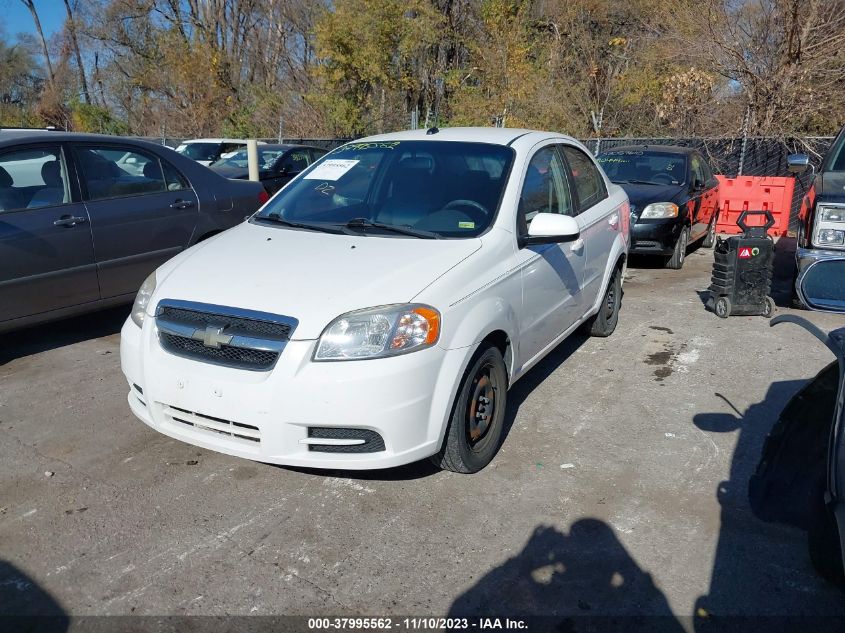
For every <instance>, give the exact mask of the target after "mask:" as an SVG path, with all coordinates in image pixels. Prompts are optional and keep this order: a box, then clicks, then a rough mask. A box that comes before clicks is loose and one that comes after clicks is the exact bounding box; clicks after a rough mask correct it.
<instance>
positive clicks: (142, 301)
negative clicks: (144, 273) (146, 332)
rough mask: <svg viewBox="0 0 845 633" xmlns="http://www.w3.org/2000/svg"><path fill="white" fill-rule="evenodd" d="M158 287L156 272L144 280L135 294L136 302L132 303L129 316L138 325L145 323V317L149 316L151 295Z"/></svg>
mask: <svg viewBox="0 0 845 633" xmlns="http://www.w3.org/2000/svg"><path fill="white" fill-rule="evenodd" d="M155 289H156V274H155V273H153V274H152V275H150V276H149V277H147V278H146V279H145V280H144V283H142V284H141V289H140V290H138V294H137V295H135V303H133V304H132V312H131V313H130V315H129V317H130V318H131V319H132V321H133V322H134V323H135V325H137V326H138V327H141V326H142V325H143V324H144V318H145V317H146V316H147V305H149V303H150V297H152V296H153V292H155Z"/></svg>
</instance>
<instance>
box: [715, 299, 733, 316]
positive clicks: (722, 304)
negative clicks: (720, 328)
mask: <svg viewBox="0 0 845 633" xmlns="http://www.w3.org/2000/svg"><path fill="white" fill-rule="evenodd" d="M714 311H715V312H716V316H717V317H719V318H720V319H727V318H728V317H729V316H731V300H730V299H728V298H727V297H719V298H718V299H716V305H715V308H714Z"/></svg>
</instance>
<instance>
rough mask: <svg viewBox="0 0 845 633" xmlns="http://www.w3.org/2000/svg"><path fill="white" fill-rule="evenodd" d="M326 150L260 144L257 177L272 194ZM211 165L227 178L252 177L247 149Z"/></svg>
mask: <svg viewBox="0 0 845 633" xmlns="http://www.w3.org/2000/svg"><path fill="white" fill-rule="evenodd" d="M325 153H326V150H324V149H320V148H319V147H309V146H307V145H271V144H263V145H259V146H258V179H259V180H260V181H261V184H262V185H264V188H265V189H266V190H267V193H269V194H270V195H273V194H274V193H276V192H277V191H278V190H279V189H281V188H282V187H284V186H285V185H286V184H288V182H289V181H290V180H292V179H293V178H294V176H296V175H297V174H299V172H301V171H302V170H304V169H305V168H306V167H308V165H310V164H311V163H313V162H314V161H315V160H317V159H318V158H320V157H321V156H322V155H323V154H325ZM211 169H213V170H214V171H216V172H217V173H218V174H220V175H221V176H225V177H226V178H236V179H240V180H246V179H247V178H249V166H248V163H247V150H246V149H239V150H237V151H234V152H230V153H229V154H225V155H224V156H222V157H221V158H220V160H218V161H216V162H215V163H212V164H211Z"/></svg>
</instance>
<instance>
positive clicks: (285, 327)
mask: <svg viewBox="0 0 845 633" xmlns="http://www.w3.org/2000/svg"><path fill="white" fill-rule="evenodd" d="M158 316H159V317H160V318H163V319H167V320H172V321H178V322H180V323H193V324H196V326H197V327H205V326H207V325H209V324H210V323H211V318H212V317H214V319H215V320H214V322H215V323H217V322H218V321H220V319H224V320H225V322H226V329H227V331H228V330H237V331H238V332H243V333H244V334H249V335H250V336H256V337H260V336H270V337H273V338H278V339H287V338H289V337H290V330H291V326H290V325H289V324H287V323H271V322H269V321H257V320H254V319H246V318H243V317H238V316H234V315H215V314H209V313H208V312H200V311H197V310H188V309H185V308H176V307H173V306H169V305H163V306H161V309H160V311H159V314H158Z"/></svg>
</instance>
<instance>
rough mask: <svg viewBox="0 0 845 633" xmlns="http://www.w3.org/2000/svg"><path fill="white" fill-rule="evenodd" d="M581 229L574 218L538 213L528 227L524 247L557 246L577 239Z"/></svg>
mask: <svg viewBox="0 0 845 633" xmlns="http://www.w3.org/2000/svg"><path fill="white" fill-rule="evenodd" d="M580 234H581V229H579V228H578V222H577V221H576V220H575V218H573V217H570V216H568V215H560V214H558V213H538V214H537V215H535V216H534V219H533V220H531V225H530V226H529V227H528V239H526V240H525V243H526V245H532V244H557V243H560V242H571V241H573V240H576V239H578V236H579V235H580Z"/></svg>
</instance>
